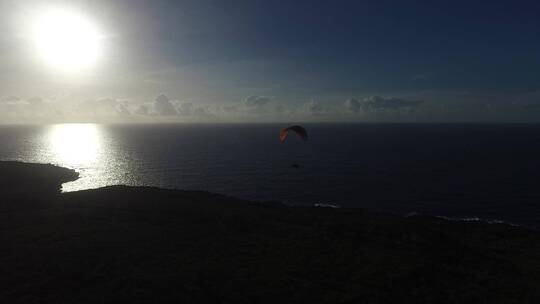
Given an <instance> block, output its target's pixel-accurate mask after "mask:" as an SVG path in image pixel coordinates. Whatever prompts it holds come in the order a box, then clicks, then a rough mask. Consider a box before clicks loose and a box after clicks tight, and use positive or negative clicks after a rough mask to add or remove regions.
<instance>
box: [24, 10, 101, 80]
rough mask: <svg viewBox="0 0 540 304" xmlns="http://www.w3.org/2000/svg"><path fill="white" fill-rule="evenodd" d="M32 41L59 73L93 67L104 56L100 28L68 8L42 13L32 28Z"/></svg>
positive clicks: (49, 64)
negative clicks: (102, 54)
mask: <svg viewBox="0 0 540 304" xmlns="http://www.w3.org/2000/svg"><path fill="white" fill-rule="evenodd" d="M32 38H33V42H34V44H35V47H36V50H37V52H38V55H39V56H40V57H41V58H42V59H43V60H44V62H45V63H46V64H47V65H48V66H50V67H51V68H54V69H56V70H60V71H65V72H75V71H81V70H85V69H88V68H91V67H93V66H94V65H95V64H96V62H97V61H98V59H99V57H100V55H101V38H100V34H99V31H98V29H97V27H96V26H95V25H94V24H93V23H92V22H91V21H90V20H89V19H87V18H85V17H84V16H82V15H80V14H78V13H76V12H72V11H69V10H65V9H54V10H48V11H45V12H43V13H41V14H40V15H39V16H38V17H37V18H36V22H35V24H34V26H33V28H32Z"/></svg>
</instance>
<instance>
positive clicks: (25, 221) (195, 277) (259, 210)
mask: <svg viewBox="0 0 540 304" xmlns="http://www.w3.org/2000/svg"><path fill="white" fill-rule="evenodd" d="M75 178H77V173H76V172H74V171H72V170H68V169H63V168H58V167H54V166H50V165H33V164H21V163H11V162H10V163H5V162H0V182H1V184H0V185H1V186H0V195H1V196H0V197H1V200H0V217H1V218H0V244H1V245H0V246H1V250H0V286H1V288H0V303H171V302H186V303H538V300H539V299H540V289H538V286H540V285H539V284H540V259H539V258H538V257H539V255H540V234H539V233H538V232H535V231H530V230H526V229H522V228H519V227H513V226H508V225H503V224H487V223H481V222H469V223H464V222H453V221H445V220H443V219H438V218H432V217H424V216H411V217H398V216H392V215H386V214H373V213H368V212H366V211H364V210H360V209H339V208H337V209H336V208H304V207H302V208H300V207H297V208H292V207H285V206H283V205H280V204H276V203H253V202H249V201H243V200H239V199H235V198H231V197H227V196H222V195H216V194H212V193H206V192H194V191H175V190H162V189H157V188H148V187H138V188H137V187H126V186H114V187H106V188H102V189H96V190H86V191H80V192H74V193H63V194H60V193H59V189H60V185H61V183H63V182H66V181H70V180H73V179H75Z"/></svg>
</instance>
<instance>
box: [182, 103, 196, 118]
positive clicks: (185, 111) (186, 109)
mask: <svg viewBox="0 0 540 304" xmlns="http://www.w3.org/2000/svg"><path fill="white" fill-rule="evenodd" d="M194 108H195V107H194V106H193V104H192V103H191V102H188V103H182V104H180V106H179V107H178V115H180V116H191V115H192V114H193V112H194Z"/></svg>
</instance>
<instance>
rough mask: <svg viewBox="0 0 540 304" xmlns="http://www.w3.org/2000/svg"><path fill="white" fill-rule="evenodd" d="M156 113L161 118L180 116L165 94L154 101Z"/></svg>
mask: <svg viewBox="0 0 540 304" xmlns="http://www.w3.org/2000/svg"><path fill="white" fill-rule="evenodd" d="M154 112H155V113H156V114H157V115H161V116H173V115H177V114H178V112H177V111H176V109H175V108H174V106H173V104H172V103H171V101H170V99H169V98H168V97H167V96H165V95H163V94H162V95H159V96H158V97H157V98H156V100H155V101H154Z"/></svg>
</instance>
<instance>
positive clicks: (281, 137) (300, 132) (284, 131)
mask: <svg viewBox="0 0 540 304" xmlns="http://www.w3.org/2000/svg"><path fill="white" fill-rule="evenodd" d="M289 131H294V132H295V133H296V134H298V136H300V138H302V139H303V140H307V139H308V134H307V131H306V129H305V128H304V127H302V126H290V127H288V128H285V129H281V131H280V132H279V140H281V142H284V141H285V139H286V138H287V135H289Z"/></svg>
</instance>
